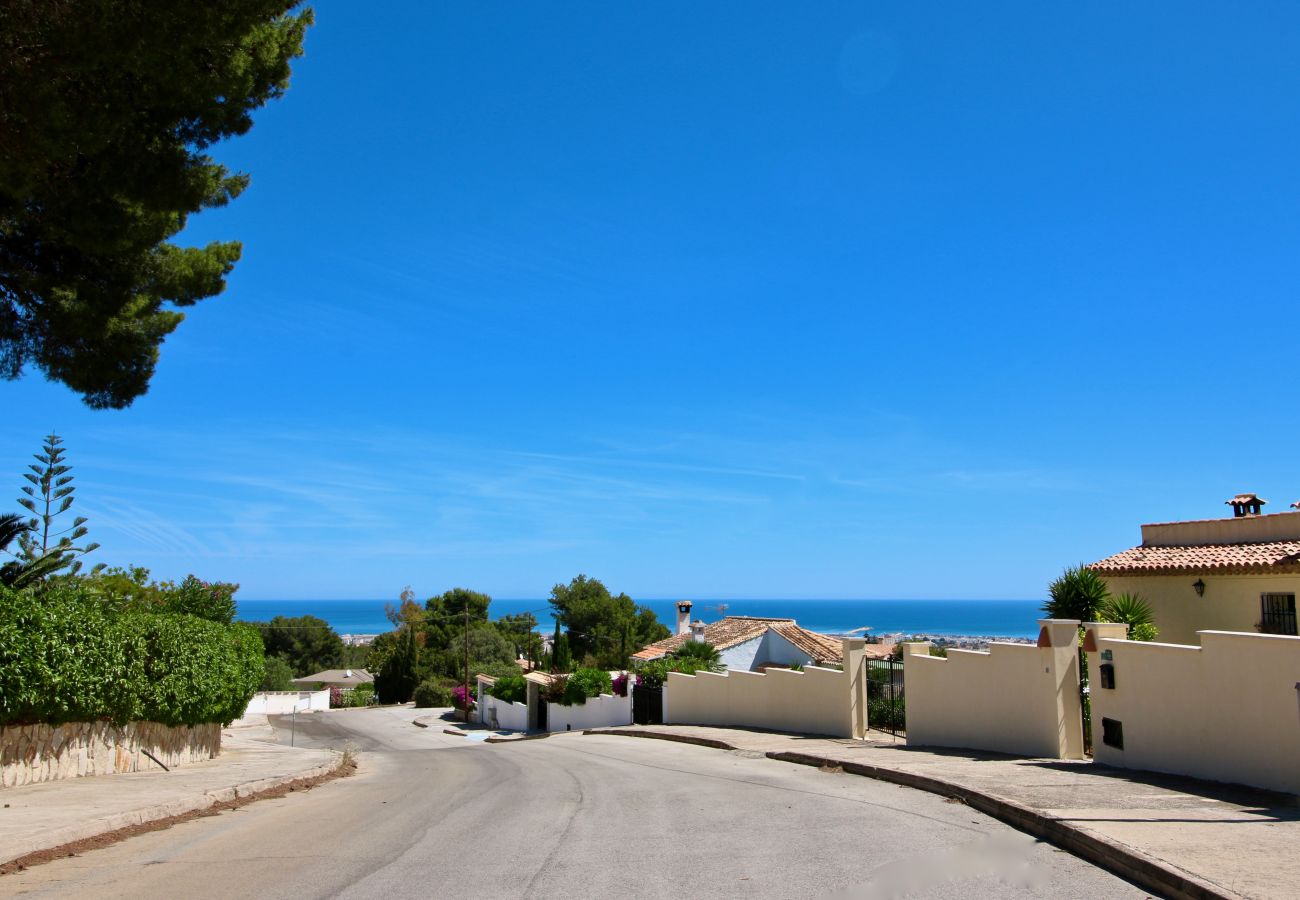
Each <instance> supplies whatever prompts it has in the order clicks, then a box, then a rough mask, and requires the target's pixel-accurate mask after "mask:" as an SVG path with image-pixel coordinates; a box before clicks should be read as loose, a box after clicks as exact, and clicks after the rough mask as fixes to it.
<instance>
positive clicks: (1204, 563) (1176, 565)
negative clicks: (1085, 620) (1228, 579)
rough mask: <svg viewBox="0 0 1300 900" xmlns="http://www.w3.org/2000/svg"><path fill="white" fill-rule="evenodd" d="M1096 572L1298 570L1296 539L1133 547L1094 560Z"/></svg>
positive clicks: (1299, 545)
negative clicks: (1099, 559) (1249, 542)
mask: <svg viewBox="0 0 1300 900" xmlns="http://www.w3.org/2000/svg"><path fill="white" fill-rule="evenodd" d="M1088 568H1090V569H1092V570H1093V571H1094V572H1096V573H1097V574H1098V575H1191V574H1195V573H1198V572H1202V573H1204V572H1214V573H1217V574H1220V575H1251V574H1268V573H1270V572H1295V571H1300V541H1265V542H1262V543H1258V544H1194V545H1189V546H1181V547H1147V546H1141V547H1134V548H1132V549H1131V550H1125V551H1124V552H1123V553H1116V554H1115V555H1114V556H1108V557H1106V558H1105V559H1103V560H1101V561H1099V562H1095V563H1093V564H1092V565H1090V566H1089V567H1088Z"/></svg>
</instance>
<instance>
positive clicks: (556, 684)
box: [539, 675, 569, 703]
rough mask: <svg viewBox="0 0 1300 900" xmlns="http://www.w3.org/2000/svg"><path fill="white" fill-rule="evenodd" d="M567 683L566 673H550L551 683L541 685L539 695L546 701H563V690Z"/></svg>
mask: <svg viewBox="0 0 1300 900" xmlns="http://www.w3.org/2000/svg"><path fill="white" fill-rule="evenodd" d="M568 684H569V676H568V675H552V676H551V683H550V684H547V685H543V686H542V689H541V692H540V694H539V696H540V697H541V699H542V700H543V701H544V702H546V703H563V702H564V690H565V688H566V687H567V686H568Z"/></svg>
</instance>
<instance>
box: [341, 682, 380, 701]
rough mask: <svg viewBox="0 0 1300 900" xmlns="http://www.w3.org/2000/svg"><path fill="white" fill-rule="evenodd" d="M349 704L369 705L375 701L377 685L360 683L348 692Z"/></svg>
mask: <svg viewBox="0 0 1300 900" xmlns="http://www.w3.org/2000/svg"><path fill="white" fill-rule="evenodd" d="M346 699H347V705H348V706H353V707H355V706H369V705H370V704H371V703H374V702H375V686H374V685H373V684H369V683H367V684H359V685H357V686H356V687H354V688H353V689H352V690H350V691H348V694H347V698H346Z"/></svg>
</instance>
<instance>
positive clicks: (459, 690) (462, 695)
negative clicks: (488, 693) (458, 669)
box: [451, 684, 478, 709]
mask: <svg viewBox="0 0 1300 900" xmlns="http://www.w3.org/2000/svg"><path fill="white" fill-rule="evenodd" d="M477 702H478V701H476V700H475V699H474V689H473V688H470V689H469V690H468V691H467V690H465V685H463V684H458V685H456V686H455V687H454V688H452V689H451V705H452V706H454V707H456V708H457V709H473V708H474V704H475V703H477Z"/></svg>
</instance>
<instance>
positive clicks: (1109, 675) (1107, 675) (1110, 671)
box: [1098, 663, 1115, 691]
mask: <svg viewBox="0 0 1300 900" xmlns="http://www.w3.org/2000/svg"><path fill="white" fill-rule="evenodd" d="M1098 677H1099V678H1100V679H1101V686H1102V687H1103V688H1105V689H1106V690H1108V691H1113V690H1115V665H1114V663H1102V664H1101V670H1100V673H1099V676H1098Z"/></svg>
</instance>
